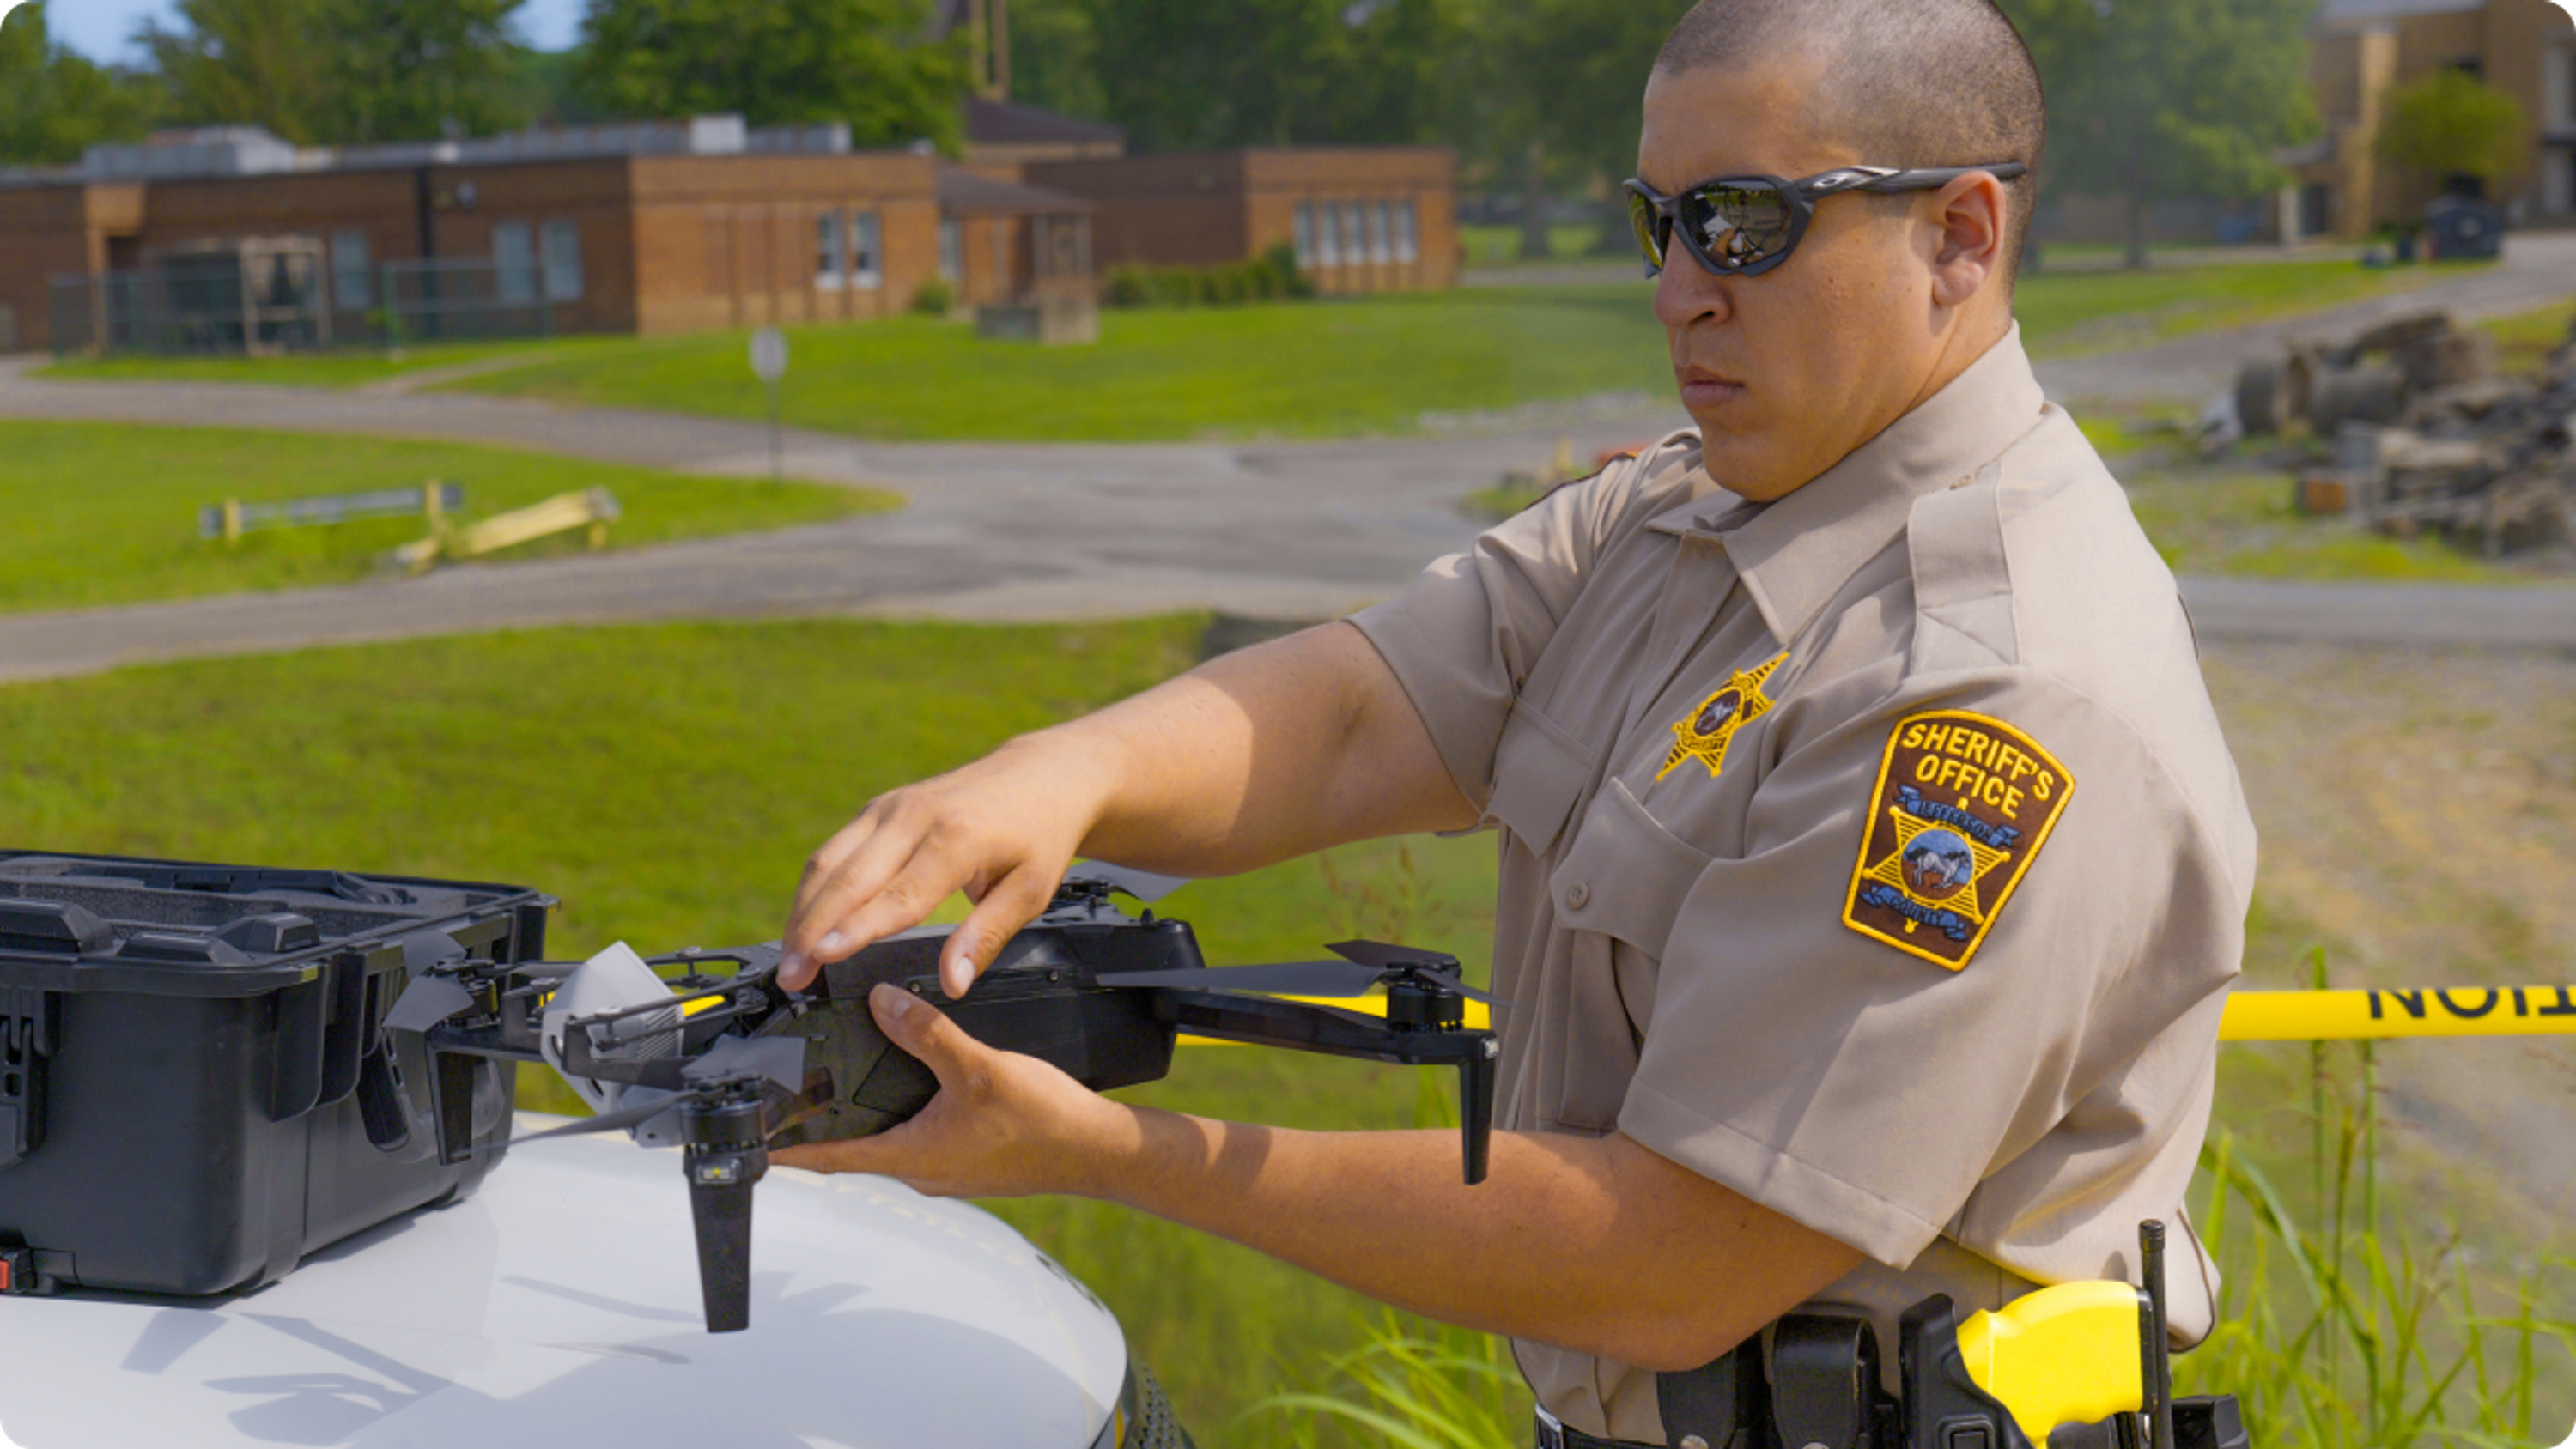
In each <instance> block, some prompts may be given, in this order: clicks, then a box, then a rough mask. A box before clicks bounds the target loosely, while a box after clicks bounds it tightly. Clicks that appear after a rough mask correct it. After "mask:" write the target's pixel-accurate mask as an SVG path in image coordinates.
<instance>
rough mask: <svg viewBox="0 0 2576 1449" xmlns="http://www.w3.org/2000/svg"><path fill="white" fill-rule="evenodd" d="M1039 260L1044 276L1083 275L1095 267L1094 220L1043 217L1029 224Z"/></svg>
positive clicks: (1037, 261)
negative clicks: (1092, 228) (1092, 260)
mask: <svg viewBox="0 0 2576 1449" xmlns="http://www.w3.org/2000/svg"><path fill="white" fill-rule="evenodd" d="M1029 228H1030V237H1031V245H1032V247H1033V248H1034V249H1035V251H1036V253H1037V255H1036V258H1035V263H1036V267H1037V272H1038V275H1039V276H1042V277H1079V276H1082V275H1084V274H1086V273H1088V272H1089V271H1090V270H1091V236H1090V231H1091V223H1090V221H1089V220H1088V219H1087V218H1084V217H1079V216H1041V217H1038V218H1036V219H1035V220H1033V221H1031V222H1030V223H1029Z"/></svg>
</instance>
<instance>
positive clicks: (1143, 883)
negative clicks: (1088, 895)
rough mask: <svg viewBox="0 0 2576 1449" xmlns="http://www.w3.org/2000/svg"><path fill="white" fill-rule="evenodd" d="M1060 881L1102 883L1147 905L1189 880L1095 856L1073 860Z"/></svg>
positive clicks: (1068, 883) (1069, 883)
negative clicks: (1138, 868) (1102, 859)
mask: <svg viewBox="0 0 2576 1449" xmlns="http://www.w3.org/2000/svg"><path fill="white" fill-rule="evenodd" d="M1064 881H1065V884H1067V885H1071V884H1073V883H1075V882H1077V881H1091V882H1094V883H1096V884H1099V885H1105V886H1107V887H1109V888H1110V889H1111V890H1114V891H1117V892H1118V893H1120V894H1121V895H1127V896H1133V897H1134V898H1135V899H1136V900H1137V901H1139V902H1140V903H1142V904H1145V905H1149V906H1150V905H1152V904H1153V903H1154V902H1156V901H1159V900H1161V899H1162V898H1163V897H1165V896H1167V895H1170V894H1171V893H1172V892H1174V891H1176V890H1179V889H1180V888H1181V887H1183V886H1185V885H1188V884H1189V883H1190V882H1189V878H1188V877H1187V876H1178V875H1156V874H1154V873H1153V872H1152V871H1149V870H1134V869H1130V868H1129V867H1127V866H1123V865H1111V864H1108V863H1107V862H1105V861H1098V860H1077V861H1075V862H1074V863H1073V866H1072V868H1071V869H1069V870H1067V871H1066V872H1065V873H1064Z"/></svg>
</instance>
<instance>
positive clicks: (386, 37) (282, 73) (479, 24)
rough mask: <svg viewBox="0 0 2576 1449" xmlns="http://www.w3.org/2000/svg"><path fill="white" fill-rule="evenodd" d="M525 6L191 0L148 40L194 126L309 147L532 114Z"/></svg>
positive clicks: (464, 128) (146, 33) (149, 26)
mask: <svg viewBox="0 0 2576 1449" xmlns="http://www.w3.org/2000/svg"><path fill="white" fill-rule="evenodd" d="M521 3H522V0H179V5H178V11H179V21H180V24H179V27H178V28H177V29H164V28H162V27H161V26H160V25H159V24H157V23H150V22H147V23H146V25H145V27H144V30H143V32H142V36H141V39H142V41H143V43H144V46H145V47H146V48H147V49H148V50H150V51H151V53H152V58H153V63H154V68H155V69H157V70H158V71H159V72H160V74H161V78H162V81H163V84H164V86H165V87H166V89H167V91H168V94H169V103H170V110H171V115H172V118H173V119H175V120H178V121H181V122H183V123H186V124H191V125H254V126H264V127H266V128H267V129H268V130H270V131H271V132H274V133H275V134H277V135H279V136H281V137H284V138H285V139H287V140H289V141H294V142H296V143H298V144H303V145H320V144H338V143H363V142H370V141H415V140H426V139H431V138H434V137H437V136H439V135H442V134H445V133H448V132H450V131H454V132H457V133H460V134H464V135H489V134H491V133H493V132H495V131H503V130H508V129H510V128H511V127H513V126H516V125H520V124H523V123H524V122H525V120H526V119H527V114H526V111H525V109H524V107H523V106H522V105H520V104H517V103H516V102H517V99H518V93H517V91H516V90H515V89H514V87H513V85H512V80H513V77H514V75H515V73H516V71H517V62H516V55H517V51H518V47H517V46H516V44H515V42H514V40H513V38H512V36H511V33H510V28H509V25H510V16H511V13H512V12H514V11H516V10H517V9H518V8H519V6H520V4H521ZM317 42H318V43H317Z"/></svg>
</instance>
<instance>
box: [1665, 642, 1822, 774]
mask: <svg viewBox="0 0 2576 1449" xmlns="http://www.w3.org/2000/svg"><path fill="white" fill-rule="evenodd" d="M1788 657H1789V656H1788V655H1787V654H1786V653H1785V652H1784V653H1781V654H1778V655H1775V656H1774V657H1772V658H1770V659H1768V660H1765V661H1764V662H1762V663H1760V664H1757V665H1755V666H1754V667H1752V668H1751V669H1739V670H1737V671H1735V673H1734V675H1733V676H1732V677H1731V678H1729V679H1728V680H1727V681H1726V685H1725V687H1724V688H1722V689H1720V690H1718V691H1717V692H1716V693H1715V694H1712V695H1710V696H1709V697H1708V698H1706V699H1704V700H1701V701H1700V704H1699V708H1697V709H1695V710H1692V711H1691V712H1690V715H1689V717H1688V718H1686V719H1683V720H1682V721H1681V722H1679V723H1677V724H1675V725H1674V726H1673V747H1672V750H1671V752H1670V753H1668V754H1666V755H1665V756H1664V767H1663V768H1662V769H1661V770H1658V771H1656V772H1655V778H1656V779H1658V780H1660V779H1662V778H1664V776H1666V775H1669V774H1671V773H1672V772H1673V771H1674V770H1676V769H1678V768H1680V766H1681V763H1682V761H1684V760H1697V761H1699V762H1700V763H1701V764H1703V765H1706V766H1708V777H1709V778H1710V779H1712V780H1714V779H1716V778H1717V772H1718V771H1720V770H1723V769H1725V768H1726V746H1727V744H1728V742H1729V741H1732V740H1733V739H1734V738H1735V731H1736V728H1737V726H1739V725H1743V724H1746V723H1749V722H1750V721H1753V720H1757V719H1760V718H1761V717H1762V716H1763V715H1765V714H1768V713H1769V712H1770V710H1771V701H1770V700H1768V699H1765V698H1764V697H1763V695H1762V681H1764V680H1766V679H1769V678H1770V677H1771V671H1772V670H1774V669H1777V668H1779V667H1780V663H1781V661H1782V660H1785V659H1787V658H1788Z"/></svg>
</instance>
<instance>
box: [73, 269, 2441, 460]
mask: <svg viewBox="0 0 2576 1449" xmlns="http://www.w3.org/2000/svg"><path fill="white" fill-rule="evenodd" d="M2431 275H2433V274H2432V273H2430V272H2429V271H2426V270H2424V269H2420V268H2418V269H2400V270H2394V271H2367V270H2364V269H2362V268H2360V267H2355V266H2351V265H2348V264H2344V263H2339V262H2286V263H2268V262H2267V263H2250V264H2239V265H2232V266H2213V267H2202V268H2177V269H2169V270H2158V271H2153V272H2146V273H2138V274H2129V273H2120V272H2090V273H2080V274H2078V273H2069V274H2048V273H2043V274H2040V275H2037V276H2033V277H2030V278H2028V279H2026V280H2025V281H2024V282H2023V284H2022V288H2021V294H2020V314H2021V318H2022V324H2023V329H2024V334H2025V338H2026V340H2027V341H2028V343H2029V345H2030V346H2031V347H2032V349H2033V350H2034V351H2035V352H2037V353H2039V354H2041V355H2043V356H2049V355H2061V354H2065V353H2069V352H2081V351H2095V350H2101V349H2104V348H2116V347H2123V346H2135V345H2141V344H2144V343H2149V342H2154V341H2158V340H2162V339H2164V338H2168V337H2175V336H2180V335H2183V334H2185V333H2189V332H2194V331H2199V330H2203V329H2206V328H2212V327H2223V326H2232V325H2237V324H2241V323H2244V322H2249V321H2254V320H2258V319H2261V318H2264V317H2268V316H2273V315H2278V314H2281V313H2287V312H2296V311H2302V310H2307V309H2311V308H2317V307H2326V306H2332V305H2334V304H2337V303H2340V302H2346V301H2351V300H2353V299H2355V298H2359V297H2364V296H2369V295H2372V294H2375V293H2378V292H2381V291H2385V290H2389V289H2392V288H2406V287H2412V286H2417V285H2420V284H2421V283H2422V282H2423V281H2424V280H2426V279H2428V278H2429V277H2430V276H2431ZM1101 329H1102V341H1101V342H1100V344H1099V345H1098V346H1096V347H1084V348H1061V349H1049V348H1038V347H1032V346H1029V345H1027V344H1022V343H1006V342H987V341H984V340H981V339H979V338H977V337H976V336H975V334H974V331H973V329H972V328H969V327H966V326H964V325H962V324H958V323H952V322H946V321H942V320H937V319H931V318H920V317H900V318H890V319H887V320H885V321H881V322H874V323H870V324H868V325H866V326H857V327H820V328H800V329H796V330H795V332H794V334H793V354H794V366H793V368H792V369H791V371H790V372H789V375H788V379H787V383H786V387H785V401H784V409H785V414H786V417H787V419H788V421H790V422H793V423H796V424H798V425H799V426H802V427H809V428H815V429H820V430H823V431H828V432H841V433H850V434H855V435H859V436H863V437H873V438H917V439H991V440H1026V441H1053V440H1063V441H1083V440H1099V441H1118V440H1125V441H1146V440H1180V439H1194V438H1210V437H1225V438H1238V437H1282V438H1304V437H1346V436H1357V435H1368V434H1402V433H1408V432H1412V431H1414V430H1416V429H1417V428H1418V427H1419V426H1420V421H1421V417H1422V415H1423V414H1424V413H1425V412H1460V411H1466V412H1474V411H1486V410H1493V409H1500V408H1508V407H1511V406H1514V405H1516V404H1520V403H1525V402H1532V401H1541V400H1547V399H1559V398H1572V397H1582V396H1587V395H1590V394H1596V393H1608V392H1642V393H1646V394H1649V395H1652V396H1662V395H1664V393H1665V392H1666V391H1667V390H1668V389H1669V387H1670V386H1671V377H1670V373H1669V370H1668V368H1667V367H1666V364H1665V362H1664V357H1665V348H1664V339H1663V334H1662V331H1661V329H1660V328H1659V327H1658V326H1657V325H1656V323H1655V320H1654V317H1653V315H1652V313H1651V311H1650V310H1649V308H1648V292H1647V289H1646V287H1645V286H1644V285H1643V284H1642V283H1640V284H1639V285H1636V286H1574V287H1522V288H1509V289H1495V290H1483V289H1479V290H1472V291H1458V292H1447V293H1430V294H1417V295H1406V296H1388V297H1374V298H1365V299H1351V300H1342V301H1328V302H1320V303H1313V304H1276V305H1264V306H1251V307H1241V308H1210V309H1187V310H1173V311H1113V312H1109V313H1107V314H1105V315H1104V316H1103V317H1102V319H1101ZM744 344H745V334H743V333H739V332H712V333H703V334H696V335H692V336H686V337H660V338H646V339H636V338H585V339H573V340H565V341H554V342H543V343H524V344H494V345H493V346H492V347H491V348H489V349H460V350H459V351H458V352H457V353H454V354H443V355H442V362H445V361H456V360H460V359H461V360H476V361H479V360H482V359H485V358H508V357H511V356H513V355H518V354H519V353H521V352H523V353H524V354H525V356H526V357H527V359H528V360H527V363H526V365H524V366H519V367H512V368H508V369H505V370H501V371H495V372H489V373H483V374H480V375H477V376H473V377H469V378H463V379H457V380H454V381H451V382H448V383H446V384H443V386H444V387H446V388H448V389H452V390H458V391H471V392H480V393H486V394H492V395H498V396H508V397H524V398H533V399H538V400H542V401H546V402H553V403H562V404H570V405H591V406H615V407H644V408H660V409H668V410H672V411H679V412H694V413H707V414H713V415H717V416H722V417H738V418H758V417H762V416H765V415H766V410H767V406H768V401H767V397H766V394H765V393H764V391H763V389H762V388H761V385H760V383H759V382H758V381H757V380H756V379H755V378H753V376H752V374H751V370H750V367H749V365H748V364H747V363H746V361H745V345H744ZM426 365H428V364H427V363H423V362H419V361H418V359H417V358H415V359H414V360H411V361H406V362H405V363H403V364H399V365H396V364H389V363H387V362H386V361H385V360H384V359H383V358H382V357H381V356H380V355H377V354H371V353H363V354H348V355H345V356H337V357H322V358H312V359H292V358H289V359H275V360H260V361H256V362H211V361H172V362H165V361H158V360H153V359H119V360H114V361H109V362H90V363H74V364H66V365H63V366H59V367H56V368H53V369H50V370H49V375H56V376H64V377H75V378H143V377H156V376H182V377H192V378H216V377H221V378H228V379H231V380H237V381H275V382H285V381H310V382H314V383H318V384H321V385H325V386H349V385H356V384H359V383H363V382H369V381H374V380H377V379H379V378H382V377H384V376H386V375H388V372H389V370H407V369H412V368H414V367H415V366H426Z"/></svg>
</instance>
